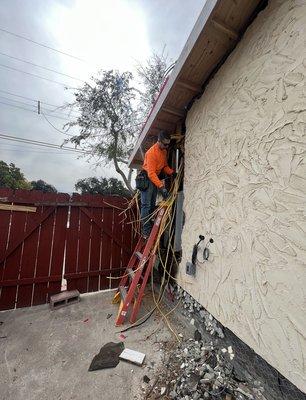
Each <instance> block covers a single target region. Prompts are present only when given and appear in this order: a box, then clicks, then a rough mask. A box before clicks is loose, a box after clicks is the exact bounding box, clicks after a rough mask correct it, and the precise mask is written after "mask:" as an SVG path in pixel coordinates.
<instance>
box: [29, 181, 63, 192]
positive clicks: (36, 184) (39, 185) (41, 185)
mask: <svg viewBox="0 0 306 400" xmlns="http://www.w3.org/2000/svg"><path fill="white" fill-rule="evenodd" d="M31 185H32V189H33V190H41V191H43V192H48V193H57V190H56V189H55V187H54V186H53V185H50V184H49V183H47V182H45V181H43V180H42V179H39V180H38V181H32V182H31Z"/></svg>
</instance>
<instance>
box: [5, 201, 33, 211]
mask: <svg viewBox="0 0 306 400" xmlns="http://www.w3.org/2000/svg"><path fill="white" fill-rule="evenodd" d="M0 210H5V211H27V212H36V207H30V206H17V205H15V204H1V203H0Z"/></svg>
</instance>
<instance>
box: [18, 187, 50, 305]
mask: <svg viewBox="0 0 306 400" xmlns="http://www.w3.org/2000/svg"><path fill="white" fill-rule="evenodd" d="M27 195H28V196H27V201H28V203H29V204H31V202H34V201H35V200H37V199H39V198H42V195H43V193H42V192H39V193H38V194H37V193H35V192H28V193H27ZM42 213H43V209H42V207H38V208H37V209H36V213H35V214H32V213H27V220H26V230H28V228H29V227H30V226H31V225H34V221H35V220H37V219H38V218H39V216H41V215H42ZM38 240H39V226H38V228H37V229H35V230H34V231H33V232H32V233H31V234H30V235H29V236H28V237H27V240H25V241H24V242H23V254H22V259H21V263H20V274H19V278H18V279H19V280H20V279H26V278H32V279H33V278H34V276H35V268H36V255H37V249H38ZM33 287H34V285H33V282H31V283H29V284H28V285H18V292H17V301H16V307H17V308H20V307H27V306H31V305H32V294H33Z"/></svg>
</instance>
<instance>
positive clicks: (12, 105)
mask: <svg viewBox="0 0 306 400" xmlns="http://www.w3.org/2000/svg"><path fill="white" fill-rule="evenodd" d="M0 104H4V105H5V106H9V107H15V108H19V109H21V110H24V111H30V112H32V113H34V114H37V111H34V110H31V109H29V108H25V107H21V106H17V105H15V104H9V103H5V102H4V101H0ZM29 106H30V107H31V105H30V104H29ZM37 115H38V114H37ZM45 115H47V116H48V117H54V118H58V119H62V120H63V121H70V120H69V119H68V118H62V117H58V116H57V115H55V114H54V115H50V114H45Z"/></svg>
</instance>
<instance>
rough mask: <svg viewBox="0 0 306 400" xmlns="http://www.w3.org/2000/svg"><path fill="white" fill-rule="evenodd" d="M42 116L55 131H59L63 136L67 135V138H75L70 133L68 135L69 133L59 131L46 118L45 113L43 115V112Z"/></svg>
mask: <svg viewBox="0 0 306 400" xmlns="http://www.w3.org/2000/svg"><path fill="white" fill-rule="evenodd" d="M41 114H42V116H43V117H44V118H45V120H46V121H47V122H48V124H49V125H51V126H52V128H53V129H55V130H56V131H58V132H59V133H62V134H63V135H66V136H74V135H71V134H70V133H67V132H64V131H61V130H60V129H58V128H57V127H56V126H55V125H53V124H52V122H51V121H49V120H48V118H47V117H46V115H45V113H43V112H42V111H41Z"/></svg>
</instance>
